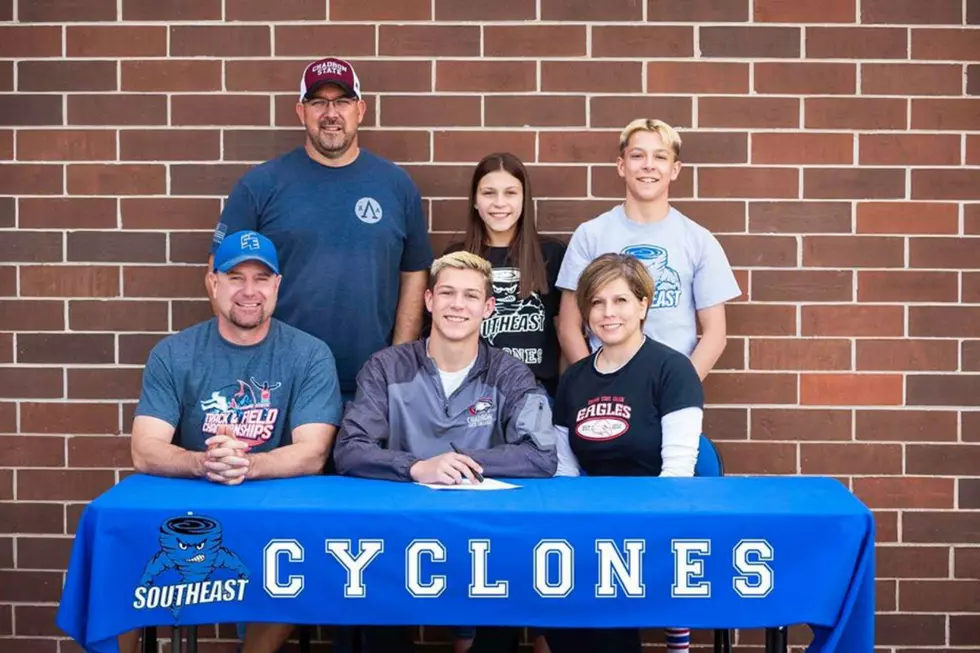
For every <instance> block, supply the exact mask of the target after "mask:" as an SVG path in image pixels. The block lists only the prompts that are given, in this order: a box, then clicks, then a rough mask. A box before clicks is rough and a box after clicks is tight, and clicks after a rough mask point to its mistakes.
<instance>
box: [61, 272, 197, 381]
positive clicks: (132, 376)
mask: <svg viewBox="0 0 980 653" xmlns="http://www.w3.org/2000/svg"><path fill="white" fill-rule="evenodd" d="M201 276H203V275H201ZM200 281H201V278H200V277H199V278H198V282H199V283H198V286H199V287H201V288H203V284H202V283H200ZM142 375H143V370H142V369H140V368H135V367H134V368H119V369H78V368H72V369H69V370H68V398H69V399H138V398H139V395H140V384H141V379H142Z"/></svg>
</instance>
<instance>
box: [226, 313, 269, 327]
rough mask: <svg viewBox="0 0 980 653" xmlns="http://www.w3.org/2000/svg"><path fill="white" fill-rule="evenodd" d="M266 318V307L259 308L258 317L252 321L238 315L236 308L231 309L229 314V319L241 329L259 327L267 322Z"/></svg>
mask: <svg viewBox="0 0 980 653" xmlns="http://www.w3.org/2000/svg"><path fill="white" fill-rule="evenodd" d="M265 320H266V318H265V309H264V308H263V309H261V310H259V314H258V317H256V318H255V319H254V320H252V321H245V320H244V319H242V318H239V317H238V315H236V311H235V309H234V308H232V309H231V312H230V313H229V315H228V321H229V322H231V323H232V324H234V325H235V326H236V327H238V328H239V329H257V328H259V327H260V326H262V325H263V324H265Z"/></svg>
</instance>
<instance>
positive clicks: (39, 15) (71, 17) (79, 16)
mask: <svg viewBox="0 0 980 653" xmlns="http://www.w3.org/2000/svg"><path fill="white" fill-rule="evenodd" d="M17 20H19V21H21V22H24V23H62V22H72V23H74V22H83V21H103V20H116V2H115V0H30V2H24V1H19V2H18V3H17Z"/></svg>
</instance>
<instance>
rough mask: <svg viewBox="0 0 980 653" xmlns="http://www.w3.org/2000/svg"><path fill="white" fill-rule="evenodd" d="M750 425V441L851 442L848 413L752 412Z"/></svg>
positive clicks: (781, 410)
mask: <svg viewBox="0 0 980 653" xmlns="http://www.w3.org/2000/svg"><path fill="white" fill-rule="evenodd" d="M769 342H776V341H769ZM779 342H790V341H779ZM752 344H754V343H752ZM751 422H752V439H753V440H785V441H790V442H796V441H800V440H850V439H851V413H850V411H847V410H821V409H795V408H753V409H752V415H751Z"/></svg>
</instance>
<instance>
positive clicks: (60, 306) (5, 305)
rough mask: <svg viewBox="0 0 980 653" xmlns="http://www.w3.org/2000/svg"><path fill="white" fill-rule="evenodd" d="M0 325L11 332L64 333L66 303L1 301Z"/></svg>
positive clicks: (20, 300) (24, 300) (21, 300)
mask: <svg viewBox="0 0 980 653" xmlns="http://www.w3.org/2000/svg"><path fill="white" fill-rule="evenodd" d="M21 292H22V293H23V291H21ZM0 324H3V328H5V329H10V330H11V331H62V330H63V329H64V328H65V303H64V302H60V301H32V300H26V299H18V300H7V301H2V300H0Z"/></svg>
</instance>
